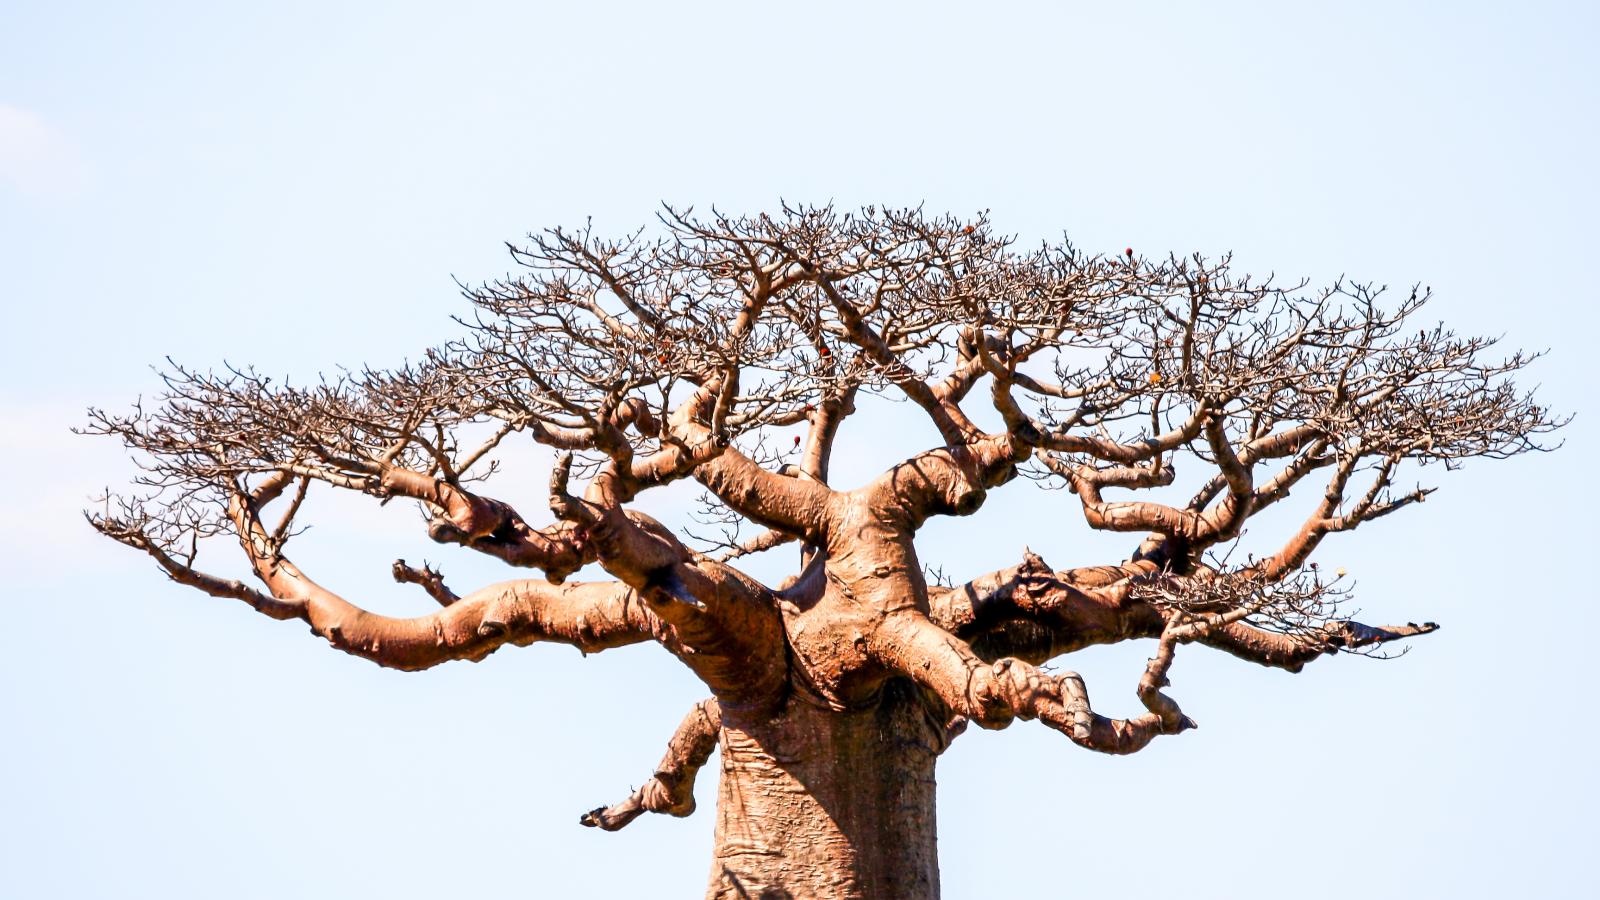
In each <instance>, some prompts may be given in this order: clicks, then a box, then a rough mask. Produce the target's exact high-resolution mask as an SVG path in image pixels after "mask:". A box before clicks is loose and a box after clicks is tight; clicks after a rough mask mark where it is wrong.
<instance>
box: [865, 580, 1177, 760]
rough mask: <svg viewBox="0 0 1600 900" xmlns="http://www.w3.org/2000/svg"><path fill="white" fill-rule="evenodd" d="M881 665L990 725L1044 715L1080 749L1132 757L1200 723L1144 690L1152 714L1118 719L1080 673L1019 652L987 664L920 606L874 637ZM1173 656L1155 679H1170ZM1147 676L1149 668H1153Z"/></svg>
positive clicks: (898, 616)
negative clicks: (1096, 703)
mask: <svg viewBox="0 0 1600 900" xmlns="http://www.w3.org/2000/svg"><path fill="white" fill-rule="evenodd" d="M869 652H871V653H872V654H873V656H874V657H875V658H877V659H878V660H879V661H880V662H881V663H883V664H885V665H887V666H888V667H889V668H891V669H892V670H894V671H896V672H898V673H899V674H902V675H905V676H907V677H909V678H911V679H912V680H913V681H915V682H917V683H918V684H920V685H921V686H922V687H924V688H926V689H928V690H930V691H932V692H933V693H934V694H935V695H936V696H937V697H938V698H939V699H940V700H941V701H942V702H943V703H944V704H945V706H946V707H947V708H949V709H950V710H951V711H952V713H954V714H955V715H959V716H965V717H966V718H967V719H969V720H971V721H973V722H976V723H977V724H978V725H980V726H982V727H984V728H1003V727H1005V726H1006V725H1007V724H1009V723H1010V721H1011V720H1012V719H1013V718H1022V719H1039V720H1040V721H1042V722H1044V723H1045V724H1046V725H1049V726H1050V727H1051V728H1054V729H1056V730H1057V731H1060V732H1061V733H1063V734H1065V735H1066V736H1067V737H1068V738H1070V739H1071V740H1072V742H1073V743H1075V744H1077V745H1079V746H1080V747H1085V748H1087V749H1090V750H1095V751H1098V752H1101V753H1113V754H1126V753H1134V752H1137V751H1138V750H1141V749H1143V748H1144V747H1145V746H1146V745H1148V744H1149V743H1150V742H1151V741H1152V740H1154V739H1155V738H1156V737H1158V736H1160V735H1163V734H1177V733H1179V732H1181V731H1185V730H1188V729H1189V728H1193V727H1194V722H1193V720H1191V719H1189V718H1188V717H1187V716H1184V715H1183V714H1182V712H1181V711H1180V710H1179V709H1178V708H1177V704H1175V703H1173V702H1172V701H1171V700H1170V699H1169V698H1167V697H1166V696H1165V695H1162V694H1160V692H1159V691H1150V690H1146V689H1145V688H1144V686H1143V683H1141V688H1140V691H1139V695H1140V700H1141V701H1142V702H1143V703H1144V705H1145V707H1146V709H1148V710H1149V712H1147V713H1145V714H1144V715H1141V716H1138V717H1136V718H1132V719H1112V718H1108V717H1106V716H1102V715H1100V714H1098V713H1096V712H1095V711H1094V710H1093V708H1092V707H1091V706H1090V704H1089V694H1088V691H1087V690H1086V689H1085V688H1084V684H1083V679H1082V678H1081V677H1079V676H1078V674H1077V673H1075V672H1066V673H1062V674H1060V675H1050V674H1047V673H1045V672H1043V671H1042V670H1040V669H1039V668H1037V667H1035V666H1034V665H1032V664H1030V663H1027V662H1024V661H1023V660H1020V659H1015V658H1013V657H1005V658H1002V659H999V660H997V661H995V662H993V663H989V662H986V661H985V660H983V659H982V658H981V657H979V656H978V655H977V654H976V653H974V652H973V650H972V648H971V647H969V646H967V644H966V642H964V641H962V640H961V639H960V638H958V637H956V636H954V635H952V634H950V633H949V632H947V631H945V630H944V629H942V628H940V627H939V626H937V625H935V624H933V623H932V622H931V621H929V620H928V619H927V618H926V617H924V616H922V615H921V614H919V613H916V612H915V611H905V612H900V613H895V614H893V615H890V616H888V617H886V618H885V620H884V623H883V625H882V626H881V627H880V628H879V629H878V630H877V631H876V632H875V633H874V635H873V637H872V639H871V640H870V642H869ZM1170 665H1171V659H1170V654H1169V655H1168V657H1167V658H1166V660H1165V662H1164V664H1163V665H1162V666H1161V667H1160V668H1159V671H1158V674H1157V676H1156V678H1157V680H1158V681H1160V682H1163V683H1164V681H1165V675H1166V667H1168V666H1170ZM1147 677H1148V673H1147Z"/></svg>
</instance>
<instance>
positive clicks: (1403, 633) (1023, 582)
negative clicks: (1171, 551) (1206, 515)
mask: <svg viewBox="0 0 1600 900" xmlns="http://www.w3.org/2000/svg"><path fill="white" fill-rule="evenodd" d="M1233 585H1234V586H1233V587H1231V588H1230V589H1228V590H1225V591H1224V590H1222V589H1221V588H1222V585H1221V584H1219V581H1218V579H1217V576H1216V575H1215V574H1214V573H1210V572H1201V573H1197V574H1196V575H1193V576H1179V575H1174V574H1172V573H1170V572H1168V571H1164V570H1162V569H1161V568H1160V567H1159V566H1157V565H1156V564H1155V563H1153V562H1151V561H1149V560H1141V561H1135V562H1129V563H1125V564H1123V565H1120V566H1089V567H1082V568H1077V569H1066V570H1061V571H1054V570H1052V569H1051V568H1050V566H1049V565H1048V564H1047V563H1046V562H1045V561H1044V560H1043V559H1041V558H1040V557H1039V556H1037V555H1036V554H1034V553H1032V552H1027V553H1025V555H1024V558H1023V561H1022V562H1021V563H1019V564H1017V565H1014V566H1008V567H1006V568H1004V569H1000V570H998V571H995V572H991V573H988V574H986V575H983V576H980V577H978V578H975V579H973V580H972V581H970V582H967V583H966V584H963V585H959V586H956V587H953V588H946V589H942V590H934V591H930V592H929V604H930V607H931V612H930V616H931V618H932V620H933V621H934V622H935V623H936V624H937V625H939V626H940V627H941V628H943V629H945V630H947V631H949V632H950V633H951V634H953V635H955V636H957V637H959V638H961V639H962V640H964V641H967V642H969V644H970V646H971V647H972V649H973V651H974V652H976V653H977V654H978V655H979V656H980V657H981V658H982V659H984V660H986V661H990V662H993V661H995V660H998V659H1000V658H1002V657H1007V656H1013V657H1017V658H1020V659H1023V660H1026V661H1028V662H1031V663H1035V664H1039V663H1043V662H1046V661H1047V660H1050V659H1053V658H1054V657H1056V656H1059V655H1061V654H1064V653H1070V652H1073V651H1075V650H1079V649H1082V648H1083V647H1087V646H1091V645H1095V644H1110V643H1118V642H1120V641H1125V640H1130V639H1137V638H1159V637H1160V636H1161V635H1162V634H1163V631H1164V629H1165V628H1166V627H1167V623H1168V622H1169V620H1170V619H1171V618H1172V616H1171V613H1170V609H1168V608H1167V607H1170V606H1172V605H1174V604H1182V603H1184V602H1191V603H1193V602H1196V600H1197V598H1202V597H1207V598H1210V600H1211V602H1212V603H1213V605H1217V604H1221V605H1222V606H1227V605H1228V604H1229V602H1231V603H1232V604H1233V605H1234V607H1235V609H1234V612H1232V613H1228V612H1227V611H1226V610H1224V611H1223V612H1222V613H1221V615H1223V616H1225V617H1226V618H1225V619H1221V620H1218V619H1214V618H1208V617H1202V616H1196V617H1195V619H1194V620H1193V621H1190V622H1189V626H1188V629H1187V631H1185V632H1184V636H1183V642H1185V643H1188V642H1196V643H1201V644H1205V645H1206V646H1210V647H1214V648H1217V649H1220V650H1223V651H1225V652H1227V653H1230V654H1232V655H1234V656H1237V657H1239V658H1241V659H1245V660H1248V661H1250V662H1254V663H1258V664H1260V665H1264V666H1270V667H1273V668H1281V669H1286V670H1288V671H1291V672H1298V671H1300V669H1302V668H1303V667H1304V666H1305V664H1306V663H1308V662H1310V661H1312V660H1315V659H1317V658H1318V657H1320V656H1323V655H1326V654H1330V653H1335V652H1338V651H1340V650H1357V649H1361V648H1365V647H1372V646H1376V645H1379V644H1383V643H1387V642H1390V641H1397V640H1402V639H1404V638H1408V637H1415V636H1418V635H1423V634H1428V633H1430V632H1433V631H1435V630H1437V629H1438V627H1439V626H1437V625H1435V624H1434V623H1432V622H1427V623H1423V624H1420V625H1419V624H1415V623H1411V624H1406V625H1386V626H1372V625H1365V624H1362V623H1360V622H1356V621H1354V620H1351V619H1345V618H1339V617H1337V616H1334V615H1328V616H1326V617H1325V618H1323V619H1321V620H1318V621H1316V622H1311V623H1305V624H1304V625H1303V626H1302V627H1300V628H1297V629H1295V630H1294V631H1293V632H1292V633H1290V632H1283V631H1270V630H1267V629H1264V628H1260V627H1257V626H1255V625H1252V624H1250V622H1248V621H1246V620H1245V618H1244V616H1247V615H1248V614H1249V613H1250V612H1252V611H1253V612H1258V613H1259V612H1264V613H1268V614H1270V613H1272V612H1273V611H1274V607H1272V606H1266V605H1264V606H1258V607H1253V608H1252V607H1249V604H1251V603H1252V602H1254V600H1259V598H1260V591H1262V590H1271V589H1272V588H1271V586H1270V585H1262V584H1259V583H1255V582H1250V581H1239V580H1238V579H1237V578H1235V581H1234V582H1233ZM1284 594H1285V595H1286V596H1287V597H1288V598H1289V599H1294V598H1302V595H1301V594H1300V593H1299V592H1296V591H1293V590H1290V591H1286V592H1284ZM1225 598H1232V599H1231V601H1229V600H1226V599H1225ZM1302 599H1303V598H1302ZM1158 601H1160V602H1158ZM1279 602H1280V603H1281V602H1283V596H1280V597H1279ZM1240 609H1244V613H1243V614H1241V613H1240V612H1239V610H1240ZM1313 609H1314V607H1313Z"/></svg>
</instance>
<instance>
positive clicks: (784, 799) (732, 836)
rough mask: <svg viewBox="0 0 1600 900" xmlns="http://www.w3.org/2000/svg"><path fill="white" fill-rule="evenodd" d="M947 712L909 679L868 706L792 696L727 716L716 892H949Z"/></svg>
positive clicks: (839, 897) (926, 896)
mask: <svg viewBox="0 0 1600 900" xmlns="http://www.w3.org/2000/svg"><path fill="white" fill-rule="evenodd" d="M946 740H947V739H946V731H945V727H944V723H943V722H942V721H940V720H938V718H937V716H936V715H935V714H934V713H933V712H931V711H930V709H929V706H928V704H927V702H926V701H925V700H924V698H923V697H922V696H921V695H920V692H919V691H917V690H916V689H915V688H914V687H913V686H912V685H911V684H910V683H909V682H907V681H906V680H904V679H893V680H891V681H888V682H886V683H885V684H884V686H883V690H882V692H881V694H880V696H879V698H878V701H877V702H876V703H874V704H872V705H871V706H869V707H867V708H865V709H857V710H850V711H846V712H838V711H835V710H831V709H828V708H827V707H826V706H824V705H822V704H820V703H817V702H815V701H811V700H806V699H800V698H799V697H796V698H794V699H792V700H791V701H790V702H789V703H788V705H787V706H785V708H784V709H783V710H782V711H781V712H780V713H779V714H777V715H775V716H771V717H755V718H743V717H729V716H725V717H724V720H723V727H722V736H721V743H722V763H721V764H722V777H721V782H720V785H719V787H718V791H717V831H716V839H715V849H714V851H713V859H712V865H711V880H710V885H709V887H708V889H707V893H706V896H707V897H708V898H711V900H734V898H740V900H742V898H768V900H791V898H792V900H810V898H815V900H863V898H871V900H932V898H937V897H938V896H939V866H938V847H937V834H936V828H935V808H934V763H935V760H936V759H937V757H938V754H939V752H940V751H941V750H943V748H944V745H945V743H946Z"/></svg>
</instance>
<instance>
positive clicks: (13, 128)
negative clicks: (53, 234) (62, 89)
mask: <svg viewBox="0 0 1600 900" xmlns="http://www.w3.org/2000/svg"><path fill="white" fill-rule="evenodd" d="M87 175H88V170H87V168H86V166H85V164H84V161H83V155H82V154H81V153H79V152H78V148H77V147H76V146H75V145H74V144H73V142H72V141H71V140H70V139H68V138H67V136H66V135H64V134H62V133H61V132H60V131H58V130H56V129H55V128H53V127H51V125H50V124H49V123H47V122H46V121H45V120H44V119H42V118H40V117H39V116H38V115H37V114H36V113H33V112H31V111H29V110H26V109H23V108H21V107H19V106H11V105H9V104H6V103H0V187H8V188H11V189H13V190H16V191H19V192H21V193H23V194H27V195H30V196H35V197H60V196H70V195H72V194H75V193H77V192H78V191H81V190H82V189H83V188H84V186H85V185H86V183H87V180H88V179H87Z"/></svg>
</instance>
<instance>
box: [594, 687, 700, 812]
mask: <svg viewBox="0 0 1600 900" xmlns="http://www.w3.org/2000/svg"><path fill="white" fill-rule="evenodd" d="M721 730H722V708H721V707H720V706H719V705H718V703H717V701H716V699H715V698H708V699H705V700H702V701H700V702H699V703H696V704H695V706H694V709H691V710H689V714H688V715H686V716H684V717H683V721H682V722H679V723H678V729H677V730H676V731H674V732H673V734H672V739H671V740H669V741H668V742H667V752H666V755H665V756H662V757H661V762H659V763H657V764H656V771H655V774H654V775H652V776H651V777H650V780H649V781H646V782H645V783H644V784H643V785H641V786H640V787H639V789H638V790H636V791H634V792H633V793H632V794H629V795H628V798H627V799H626V800H623V801H622V802H621V803H615V804H612V805H611V806H602V807H599V808H598V809H593V810H590V811H589V812H586V813H584V814H583V815H582V816H581V817H579V819H578V823H579V824H580V825H585V826H588V827H591V828H600V829H601V830H604V831H617V830H618V829H621V828H622V827H624V826H626V825H627V824H628V823H629V822H632V821H633V820H634V819H637V818H638V817H639V816H641V815H643V814H644V813H647V812H653V813H666V814H667V815H669V816H677V817H679V818H682V817H684V816H687V815H689V814H691V813H693V812H694V808H695V804H694V780H695V776H696V775H698V774H699V772H700V768H701V767H702V766H704V765H705V764H706V760H707V759H710V758H711V751H713V750H715V749H716V748H717V739H718V734H719V733H720V731H721Z"/></svg>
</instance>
